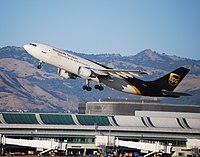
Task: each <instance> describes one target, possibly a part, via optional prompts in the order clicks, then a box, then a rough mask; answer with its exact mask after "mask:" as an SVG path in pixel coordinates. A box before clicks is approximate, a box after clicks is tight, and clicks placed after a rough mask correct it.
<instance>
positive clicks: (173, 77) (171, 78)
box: [168, 73, 180, 86]
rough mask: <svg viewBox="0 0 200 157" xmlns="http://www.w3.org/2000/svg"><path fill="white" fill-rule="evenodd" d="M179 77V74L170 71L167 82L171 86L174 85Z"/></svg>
mask: <svg viewBox="0 0 200 157" xmlns="http://www.w3.org/2000/svg"><path fill="white" fill-rule="evenodd" d="M179 79H180V76H179V75H177V74H175V73H171V74H170V76H169V79H168V82H169V84H170V85H171V86H176V85H177V84H178V83H179Z"/></svg>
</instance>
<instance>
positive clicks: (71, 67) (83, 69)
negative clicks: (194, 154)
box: [24, 43, 190, 97]
mask: <svg viewBox="0 0 200 157" xmlns="http://www.w3.org/2000/svg"><path fill="white" fill-rule="evenodd" d="M24 49H25V50H26V51H27V52H28V53H29V54H30V55H32V56H33V57H35V58H36V59H38V60H39V64H38V66H37V68H38V69H41V68H42V63H46V64H49V65H52V66H55V67H57V68H58V72H57V73H58V75H59V76H60V77H63V78H66V79H76V78H78V77H80V78H83V79H85V80H86V84H85V85H84V86H83V87H82V88H83V90H86V91H91V90H92V88H91V86H90V82H91V81H94V82H96V83H97V84H96V85H95V86H94V88H95V89H98V90H100V91H102V90H103V89H104V87H103V85H105V86H108V87H110V88H113V89H116V90H118V91H122V92H125V93H129V94H135V95H141V96H152V97H180V96H190V94H187V93H181V92H174V89H175V88H176V87H177V86H178V84H179V83H180V82H181V81H182V79H183V78H184V77H185V76H186V75H187V73H188V72H189V71H190V70H189V69H187V68H184V67H180V68H178V69H176V70H174V71H172V72H170V73H168V74H166V75H165V76H163V77H161V78H159V79H157V80H153V81H144V80H141V79H139V78H137V76H139V75H143V74H147V72H145V71H142V70H120V69H113V68H109V67H106V66H104V65H101V64H99V63H97V62H94V61H91V60H88V59H85V58H82V57H79V56H77V55H74V54H72V53H69V52H65V51H63V50H61V49H58V48H56V47H53V46H50V45H46V44H40V43H30V44H27V45H24Z"/></svg>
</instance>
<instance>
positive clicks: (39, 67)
mask: <svg viewBox="0 0 200 157" xmlns="http://www.w3.org/2000/svg"><path fill="white" fill-rule="evenodd" d="M37 68H38V69H41V68H42V61H40V62H39V64H38V66H37Z"/></svg>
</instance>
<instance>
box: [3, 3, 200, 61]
mask: <svg viewBox="0 0 200 157" xmlns="http://www.w3.org/2000/svg"><path fill="white" fill-rule="evenodd" d="M31 41H34V42H41V43H47V44H50V45H53V46H56V47H59V48H62V49H66V50H72V51H76V52H83V53H94V54H96V53H120V54H122V55H135V54H136V53H138V52H140V51H142V50H144V49H147V48H148V49H152V50H153V51H157V52H159V53H166V54H169V55H177V56H181V57H187V58H192V59H198V60H199V59H200V0H0V47H4V46H11V45H12V46H23V45H24V44H26V43H29V42H31Z"/></svg>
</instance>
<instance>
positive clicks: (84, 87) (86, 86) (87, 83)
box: [83, 80, 104, 91]
mask: <svg viewBox="0 0 200 157" xmlns="http://www.w3.org/2000/svg"><path fill="white" fill-rule="evenodd" d="M94 88H95V89H98V90H100V91H102V90H104V87H103V86H102V85H101V84H97V85H95V86H94ZM83 90H87V91H91V90H92V88H91V87H90V80H86V85H84V86H83Z"/></svg>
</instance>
